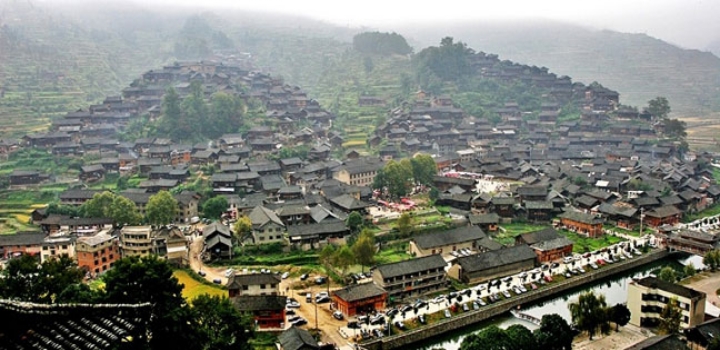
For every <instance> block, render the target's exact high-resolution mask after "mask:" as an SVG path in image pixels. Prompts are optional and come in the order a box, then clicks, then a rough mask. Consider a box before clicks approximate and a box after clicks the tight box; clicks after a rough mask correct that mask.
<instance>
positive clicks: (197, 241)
mask: <svg viewBox="0 0 720 350" xmlns="http://www.w3.org/2000/svg"><path fill="white" fill-rule="evenodd" d="M192 239H193V240H192V243H191V244H190V268H191V269H193V271H195V272H198V271H203V272H205V279H206V280H208V281H210V282H212V281H213V280H214V279H218V278H219V279H220V280H221V281H222V284H223V285H224V284H226V283H227V281H228V279H227V277H225V276H224V270H223V269H221V268H213V267H209V266H205V264H203V262H202V260H201V259H200V252H201V251H202V248H203V243H204V239H203V236H200V235H197V234H193V237H192Z"/></svg>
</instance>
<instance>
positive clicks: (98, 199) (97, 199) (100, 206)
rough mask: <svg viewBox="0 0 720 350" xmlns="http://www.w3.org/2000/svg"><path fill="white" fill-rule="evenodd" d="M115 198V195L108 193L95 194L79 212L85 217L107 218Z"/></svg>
mask: <svg viewBox="0 0 720 350" xmlns="http://www.w3.org/2000/svg"><path fill="white" fill-rule="evenodd" d="M115 197H116V196H115V194H114V193H112V192H110V191H104V192H100V193H95V194H94V195H93V197H92V198H91V199H90V200H89V201H87V202H85V203H84V204H83V205H82V207H81V211H82V212H83V215H84V216H85V217H89V218H109V217H110V215H109V214H110V213H109V208H110V207H111V206H112V204H113V201H114V200H115Z"/></svg>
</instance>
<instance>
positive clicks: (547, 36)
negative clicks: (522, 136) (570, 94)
mask: <svg viewBox="0 0 720 350" xmlns="http://www.w3.org/2000/svg"><path fill="white" fill-rule="evenodd" d="M395 29H396V30H397V31H398V32H401V33H403V34H404V35H405V36H407V37H408V38H409V40H410V41H411V42H413V43H414V44H416V46H419V47H424V46H428V45H437V44H438V43H439V41H440V39H441V37H442V36H452V37H454V38H455V39H456V40H460V41H463V42H465V43H467V44H468V46H469V47H471V48H473V49H475V50H476V51H484V52H488V53H496V54H498V55H500V58H501V59H508V60H512V61H515V62H520V63H525V64H530V65H537V66H545V67H548V68H549V69H550V71H552V72H555V73H556V74H559V75H569V76H571V77H572V78H573V80H575V81H583V82H588V83H589V82H592V81H598V82H601V83H602V84H603V85H605V86H609V87H612V88H613V89H616V90H618V91H619V92H620V93H621V94H622V101H623V102H624V103H626V104H631V105H637V106H644V105H646V103H647V101H648V100H650V99H652V98H654V97H656V96H666V97H667V98H668V99H669V100H670V102H671V105H672V107H673V110H674V111H675V112H678V113H679V114H680V115H684V114H702V113H705V112H708V111H717V110H720V101H719V99H718V97H717V95H718V91H719V88H720V58H718V57H717V56H715V55H713V54H711V53H709V52H701V51H698V50H688V49H682V48H679V47H677V46H675V45H672V44H669V43H667V42H665V41H662V40H659V39H656V38H653V37H650V36H648V35H645V34H628V33H618V32H613V31H608V30H594V29H590V28H587V27H582V26H578V25H572V24H566V23H561V22H550V21H534V22H528V21H524V22H484V23H481V22H475V23H469V22H467V23H457V24H453V25H443V26H440V25H437V26H435V27H433V26H424V27H421V26H409V27H398V28H395ZM441 33H442V34H441ZM417 49H418V48H417V47H416V51H417Z"/></svg>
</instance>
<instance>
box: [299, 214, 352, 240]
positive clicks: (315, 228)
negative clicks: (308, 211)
mask: <svg viewBox="0 0 720 350" xmlns="http://www.w3.org/2000/svg"><path fill="white" fill-rule="evenodd" d="M287 232H288V236H289V237H290V239H291V240H292V239H293V237H296V236H299V237H303V236H319V235H322V234H332V233H339V234H344V233H348V232H349V229H348V227H347V225H346V224H345V221H343V220H338V219H328V220H324V221H323V222H319V223H316V224H307V225H290V226H288V227H287Z"/></svg>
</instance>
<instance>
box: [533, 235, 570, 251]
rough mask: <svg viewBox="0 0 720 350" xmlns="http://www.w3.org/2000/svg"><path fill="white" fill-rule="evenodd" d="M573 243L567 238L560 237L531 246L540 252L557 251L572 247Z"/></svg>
mask: <svg viewBox="0 0 720 350" xmlns="http://www.w3.org/2000/svg"><path fill="white" fill-rule="evenodd" d="M572 245H573V242H572V241H571V240H569V239H567V238H566V237H558V238H554V239H551V240H547V241H542V242H539V243H536V244H533V245H532V246H531V248H532V249H535V250H539V251H548V250H555V249H558V248H563V247H567V246H572Z"/></svg>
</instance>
